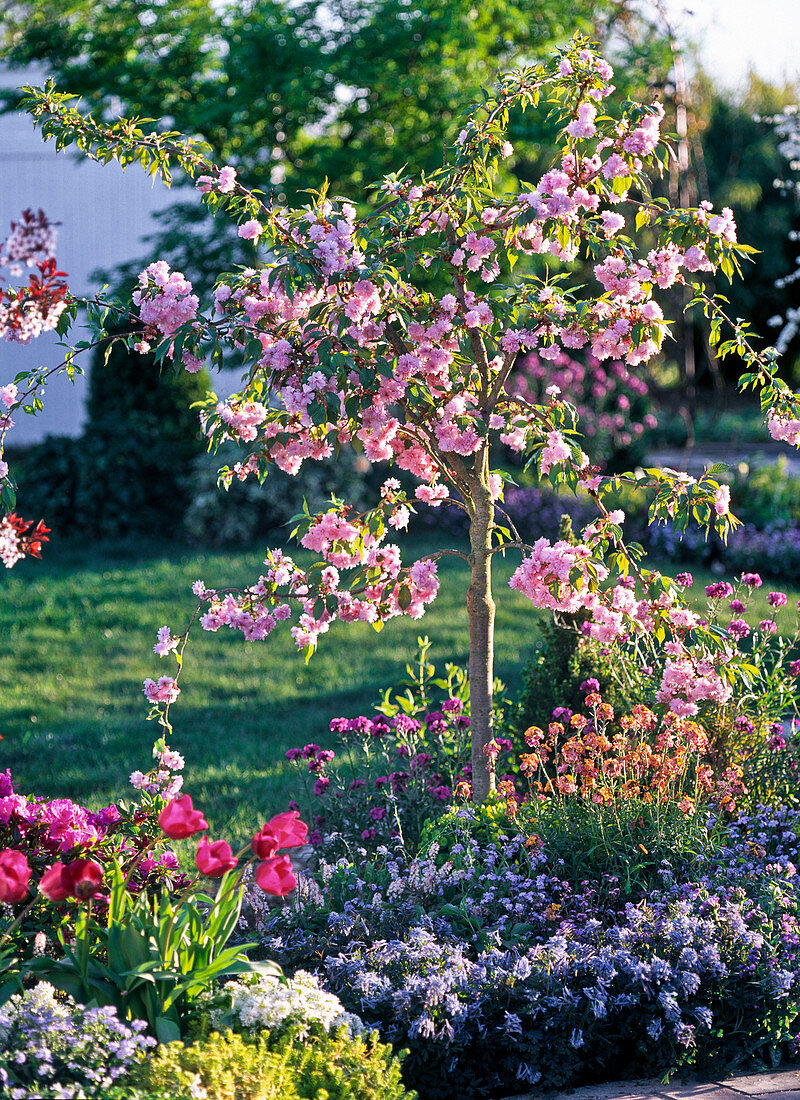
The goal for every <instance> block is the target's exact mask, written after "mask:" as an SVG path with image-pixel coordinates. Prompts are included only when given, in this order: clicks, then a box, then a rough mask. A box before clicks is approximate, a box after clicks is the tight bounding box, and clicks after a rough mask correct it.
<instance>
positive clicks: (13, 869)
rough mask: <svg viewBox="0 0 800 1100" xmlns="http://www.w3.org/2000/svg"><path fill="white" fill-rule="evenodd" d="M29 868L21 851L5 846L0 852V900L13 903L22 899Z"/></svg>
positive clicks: (5, 903) (25, 889)
mask: <svg viewBox="0 0 800 1100" xmlns="http://www.w3.org/2000/svg"><path fill="white" fill-rule="evenodd" d="M30 879H31V869H30V867H29V866H28V861H27V859H26V858H25V856H24V854H23V853H22V852H18V851H17V850H16V849H15V848H5V849H4V850H3V851H2V852H0V902H3V904H4V905H13V904H14V902H17V901H22V899H23V898H24V897H25V895H26V894H27V892H28V883H29V882H30Z"/></svg>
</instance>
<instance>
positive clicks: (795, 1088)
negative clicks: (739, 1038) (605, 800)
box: [724, 1069, 800, 1097]
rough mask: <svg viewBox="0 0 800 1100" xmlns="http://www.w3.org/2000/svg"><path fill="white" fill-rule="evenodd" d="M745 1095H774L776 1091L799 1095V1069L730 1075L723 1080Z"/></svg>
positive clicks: (729, 1086)
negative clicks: (739, 1075) (726, 1079)
mask: <svg viewBox="0 0 800 1100" xmlns="http://www.w3.org/2000/svg"><path fill="white" fill-rule="evenodd" d="M724 1084H725V1085H727V1086H728V1088H732V1089H736V1091H737V1092H743V1093H745V1094H746V1095H747V1096H774V1095H775V1094H776V1093H781V1092H784V1093H796V1094H797V1096H798V1097H800V1070H798V1069H794V1070H784V1071H783V1072H782V1073H753V1074H751V1075H750V1076H748V1077H732V1078H730V1080H728V1081H725V1082H724Z"/></svg>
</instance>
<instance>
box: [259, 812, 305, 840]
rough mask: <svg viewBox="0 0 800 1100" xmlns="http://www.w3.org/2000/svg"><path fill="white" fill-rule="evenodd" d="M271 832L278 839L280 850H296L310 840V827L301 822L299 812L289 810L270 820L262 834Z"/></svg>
mask: <svg viewBox="0 0 800 1100" xmlns="http://www.w3.org/2000/svg"><path fill="white" fill-rule="evenodd" d="M265 831H269V832H270V833H272V835H273V836H274V837H275V838H276V840H277V842H278V847H279V848H296V847H297V846H298V844H305V842H306V841H307V840H308V825H306V823H305V821H301V820H300V814H299V813H298V812H297V810H287V811H286V813H285V814H276V816H275V817H272V818H270V820H269V821H268V822H267V823H266V825H265V826H264V827H263V828H262V830H261V832H262V833H263V832H265Z"/></svg>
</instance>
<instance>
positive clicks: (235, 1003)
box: [210, 970, 365, 1035]
mask: <svg viewBox="0 0 800 1100" xmlns="http://www.w3.org/2000/svg"><path fill="white" fill-rule="evenodd" d="M222 993H223V996H224V1001H223V1003H222V1004H220V1003H219V1001H218V1002H217V1007H215V1008H214V1009H212V1011H211V1014H210V1015H211V1023H212V1024H213V1025H214V1027H220V1026H224V1023H223V1017H224V1016H230V1015H231V1014H232V1015H234V1016H236V1017H238V1019H239V1022H240V1023H241V1025H242V1027H246V1028H274V1027H278V1025H279V1024H282V1023H284V1021H289V1022H291V1023H298V1024H308V1023H311V1022H312V1021H314V1020H317V1021H319V1023H321V1024H322V1026H323V1027H324V1028H325V1030H326V1031H328V1032H331V1031H335V1030H337V1029H338V1028H340V1027H342V1026H345V1027H347V1028H348V1031H349V1033H350V1035H360V1034H361V1033H362V1032H363V1031H364V1030H365V1028H364V1024H363V1022H362V1020H361V1019H360V1018H359V1017H358V1016H355V1015H353V1014H352V1013H351V1012H346V1011H345V1009H344V1006H343V1005H342V1002H341V1001H340V1000H339V998H338V997H336V996H334V995H333V994H332V993H326V992H325V991H324V990H323V989H320V986H319V982H318V981H317V979H316V978H315V977H314V975H313V974H308V973H306V972H305V971H304V970H298V971H297V973H296V974H295V976H294V978H290V979H289V980H288V981H286V982H281V981H280V980H279V979H278V978H273V977H259V978H257V979H255V980H252V979H251V980H249V981H248V980H247V979H239V980H237V981H232V982H228V983H227V984H226V985H225V986H224V988H223V990H222ZM225 1002H227V1003H225Z"/></svg>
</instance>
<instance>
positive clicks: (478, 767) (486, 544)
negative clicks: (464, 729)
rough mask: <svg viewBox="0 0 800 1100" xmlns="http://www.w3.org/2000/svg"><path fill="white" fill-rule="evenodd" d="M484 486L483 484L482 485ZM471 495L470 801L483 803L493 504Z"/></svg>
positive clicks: (491, 783) (487, 788)
mask: <svg viewBox="0 0 800 1100" xmlns="http://www.w3.org/2000/svg"><path fill="white" fill-rule="evenodd" d="M482 489H483V487H482ZM477 495H478V494H477V493H476V494H475V496H473V501H472V503H473V506H474V512H473V513H472V514H471V516H470V528H469V541H470V556H469V561H470V567H471V569H472V582H471V584H470V586H469V591H468V592H467V613H468V615H469V698H470V715H471V735H472V800H473V802H476V803H479V802H483V801H484V800H485V799H486V797H487V796H488V795H489V794H490V793H491V792H492V791H493V790H494V788H495V775H494V768H492V769H491V770H490V771H487V768H486V765H487V763H488V761H487V759H486V756H485V754H484V751H483V750H484V747H485V746H486V745H488V743H489V742H490V741H491V740H492V737H493V736H494V728H493V722H492V683H493V681H494V600H493V599H492V556H491V553H490V547H491V537H492V534H491V533H492V526H493V523H494V505H493V503H492V497H491V494H490V492H489V490H488V488H487V489H485V490H483V491H481V493H480V497H481V499H480V500H477V499H475V497H476V496H477Z"/></svg>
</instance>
